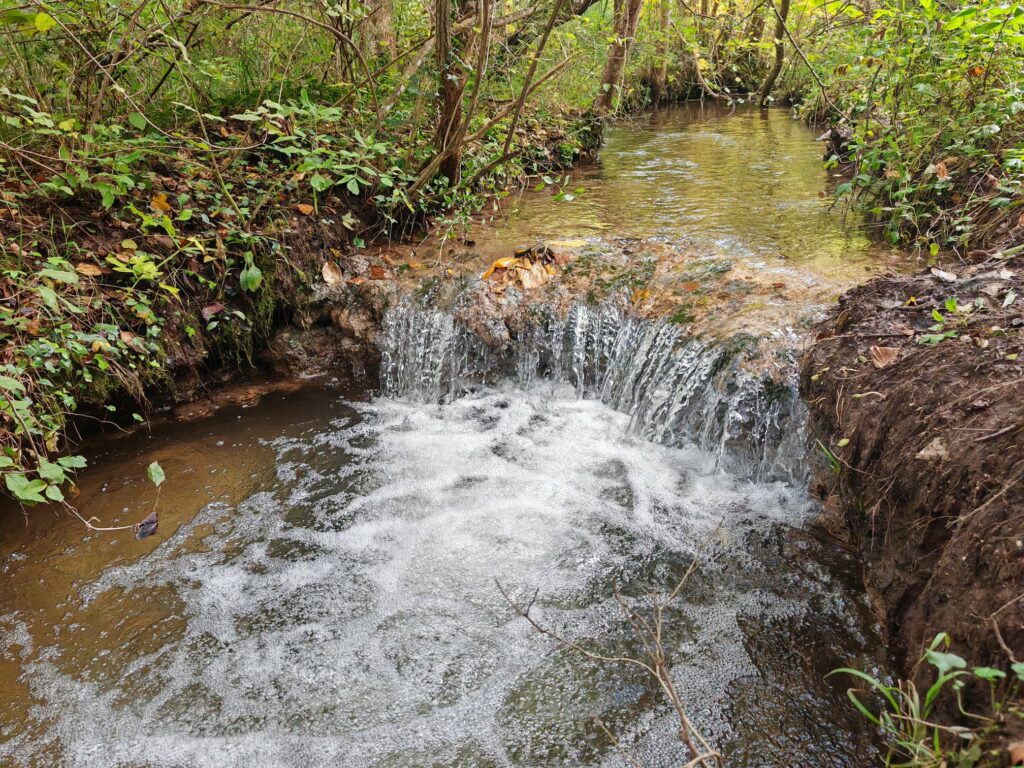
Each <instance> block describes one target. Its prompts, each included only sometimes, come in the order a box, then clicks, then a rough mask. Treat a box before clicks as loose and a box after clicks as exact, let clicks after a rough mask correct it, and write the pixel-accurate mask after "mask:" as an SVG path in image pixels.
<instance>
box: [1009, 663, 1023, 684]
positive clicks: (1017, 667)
mask: <svg viewBox="0 0 1024 768" xmlns="http://www.w3.org/2000/svg"><path fill="white" fill-rule="evenodd" d="M1010 669H1012V670H1013V674H1015V675H1016V676H1017V677H1018V679H1020V680H1024V661H1017V662H1014V664H1013V665H1012V666H1011V667H1010Z"/></svg>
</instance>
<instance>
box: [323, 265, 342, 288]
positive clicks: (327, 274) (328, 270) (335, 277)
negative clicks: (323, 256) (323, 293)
mask: <svg viewBox="0 0 1024 768" xmlns="http://www.w3.org/2000/svg"><path fill="white" fill-rule="evenodd" d="M320 274H321V275H323V278H324V282H325V283H327V284H328V285H330V286H336V285H341V284H342V283H343V282H345V275H344V274H343V273H342V271H341V267H339V266H338V265H337V264H335V263H334V262H333V261H325V262H324V265H323V267H322V268H321V269H320Z"/></svg>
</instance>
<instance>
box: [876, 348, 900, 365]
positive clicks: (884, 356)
mask: <svg viewBox="0 0 1024 768" xmlns="http://www.w3.org/2000/svg"><path fill="white" fill-rule="evenodd" d="M899 354H900V351H899V350H898V349H897V348H896V347H872V348H871V362H872V363H873V364H874V366H875V368H887V367H888V366H890V365H892V364H893V363H895V362H896V359H897V358H898V357H899Z"/></svg>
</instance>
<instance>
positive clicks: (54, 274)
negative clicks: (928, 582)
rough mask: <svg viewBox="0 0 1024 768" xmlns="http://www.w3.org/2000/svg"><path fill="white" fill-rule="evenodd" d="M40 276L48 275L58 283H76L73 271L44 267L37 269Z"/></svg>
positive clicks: (76, 276) (76, 278) (75, 275)
mask: <svg viewBox="0 0 1024 768" xmlns="http://www.w3.org/2000/svg"><path fill="white" fill-rule="evenodd" d="M39 275H40V276H41V277H48V278H50V279H51V280H56V281H57V282H58V283H66V284H67V285H77V284H78V275H77V274H76V273H75V272H66V271H64V270H63V269H50V268H49V267H45V268H43V269H41V270H39Z"/></svg>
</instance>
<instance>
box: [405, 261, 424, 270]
mask: <svg viewBox="0 0 1024 768" xmlns="http://www.w3.org/2000/svg"><path fill="white" fill-rule="evenodd" d="M407 266H408V267H409V269H423V263H422V262H419V261H410V262H407Z"/></svg>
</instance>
